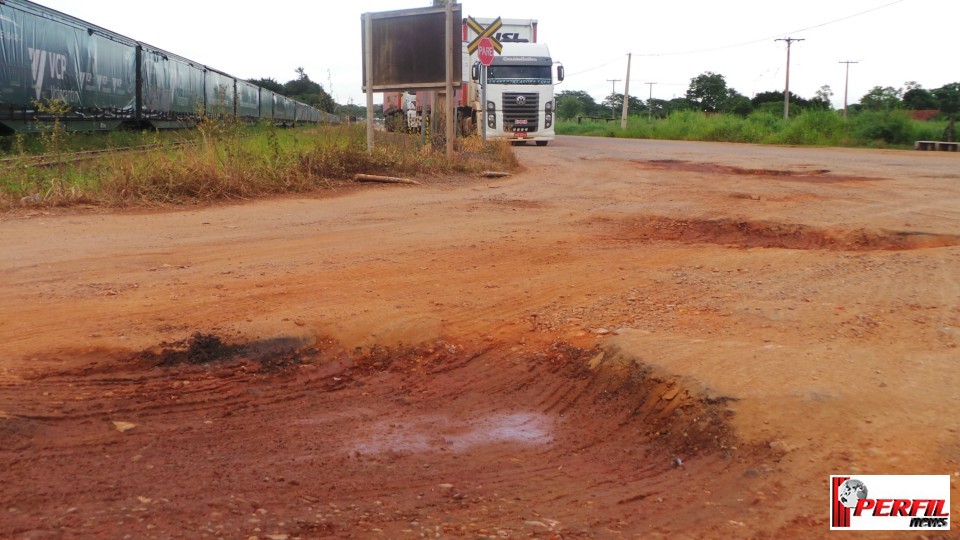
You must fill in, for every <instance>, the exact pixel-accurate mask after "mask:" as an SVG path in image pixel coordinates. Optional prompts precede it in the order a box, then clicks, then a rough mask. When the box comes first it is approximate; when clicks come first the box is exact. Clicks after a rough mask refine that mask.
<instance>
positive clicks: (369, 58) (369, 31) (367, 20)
mask: <svg viewBox="0 0 960 540" xmlns="http://www.w3.org/2000/svg"><path fill="white" fill-rule="evenodd" d="M363 18H364V20H363V27H364V33H366V39H365V40H364V45H363V47H364V49H366V50H365V51H364V59H365V61H366V64H367V67H366V74H367V77H366V78H367V152H373V137H374V130H373V120H374V118H373V17H372V16H371V14H370V13H365V14H364V15H363Z"/></svg>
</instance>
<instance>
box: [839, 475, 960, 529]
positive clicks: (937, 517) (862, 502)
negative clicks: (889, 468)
mask: <svg viewBox="0 0 960 540" xmlns="http://www.w3.org/2000/svg"><path fill="white" fill-rule="evenodd" d="M915 529H937V530H941V531H944V530H950V476H949V475H858V476H849V475H833V476H830V530H832V531H845V530H861V531H909V530H915Z"/></svg>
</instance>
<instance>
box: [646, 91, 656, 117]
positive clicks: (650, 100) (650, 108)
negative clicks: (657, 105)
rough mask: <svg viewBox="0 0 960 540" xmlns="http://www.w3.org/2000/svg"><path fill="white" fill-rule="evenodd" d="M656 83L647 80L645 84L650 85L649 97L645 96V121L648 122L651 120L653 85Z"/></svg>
mask: <svg viewBox="0 0 960 540" xmlns="http://www.w3.org/2000/svg"><path fill="white" fill-rule="evenodd" d="M655 84H657V83H655V82H648V83H647V86H649V87H650V97H649V98H647V121H648V122H650V121H652V120H653V85H655Z"/></svg>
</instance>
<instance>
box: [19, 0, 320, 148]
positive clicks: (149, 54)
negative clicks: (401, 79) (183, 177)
mask: <svg viewBox="0 0 960 540" xmlns="http://www.w3.org/2000/svg"><path fill="white" fill-rule="evenodd" d="M53 102H62V104H63V109H64V110H60V111H53V110H52V109H51V107H50V104H51V103H53ZM324 114H326V113H324V112H322V111H320V110H319V109H317V108H315V107H310V106H308V105H306V104H303V103H299V102H297V101H294V100H293V99H290V98H288V97H284V96H281V95H279V94H275V93H274V92H271V91H269V90H266V89H263V88H260V87H258V86H257V85H255V84H252V83H249V82H246V81H244V80H242V79H237V78H236V77H234V76H232V75H229V74H227V73H224V72H222V71H219V70H217V69H214V68H212V67H209V66H204V65H203V64H200V63H199V62H194V61H192V60H189V59H187V58H183V57H181V56H178V55H175V54H173V53H170V52H167V51H164V50H162V49H159V48H157V47H154V46H152V45H148V44H146V43H142V42H138V41H135V40H133V39H130V38H128V37H126V36H123V35H120V34H117V33H115V32H111V31H109V30H106V29H104V28H101V27H99V26H96V25H93V24H90V23H88V22H85V21H82V20H80V19H77V18H75V17H71V16H70V15H66V14H64V13H60V12H59V11H55V10H52V9H49V8H46V7H44V6H41V5H38V4H34V3H33V2H30V1H28V0H0V134H9V133H13V132H16V131H25V132H30V131H40V130H43V129H45V128H46V126H49V125H50V123H51V122H52V121H53V120H54V119H55V118H59V119H60V120H61V121H63V122H64V124H65V125H66V128H67V129H69V130H72V131H95V130H111V129H116V128H118V127H121V126H128V127H134V128H138V129H143V128H154V129H165V128H182V127H193V126H194V125H196V123H197V122H198V121H200V120H202V119H203V118H204V117H207V118H223V117H238V118H241V119H243V120H246V121H256V120H259V119H261V118H263V119H267V120H271V121H273V122H274V123H277V124H279V125H295V124H296V123H305V122H306V123H317V122H320V121H321V120H322V119H323V118H324V116H323V115H324Z"/></svg>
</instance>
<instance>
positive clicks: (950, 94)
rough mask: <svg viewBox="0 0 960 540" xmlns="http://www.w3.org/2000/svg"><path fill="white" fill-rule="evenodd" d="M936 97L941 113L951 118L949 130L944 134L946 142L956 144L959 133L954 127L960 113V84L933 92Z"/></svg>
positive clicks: (948, 125)
mask: <svg viewBox="0 0 960 540" xmlns="http://www.w3.org/2000/svg"><path fill="white" fill-rule="evenodd" d="M933 95H934V97H936V98H937V101H939V102H940V112H942V113H944V114H946V115H947V116H948V117H949V118H950V122H949V123H948V124H947V129H945V130H944V132H943V138H944V140H946V141H949V142H954V141H956V140H957V131H956V127H955V126H954V122H955V121H956V115H957V113H958V112H960V83H950V84H945V85H943V86H941V87H940V88H937V89H936V90H934V91H933Z"/></svg>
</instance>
